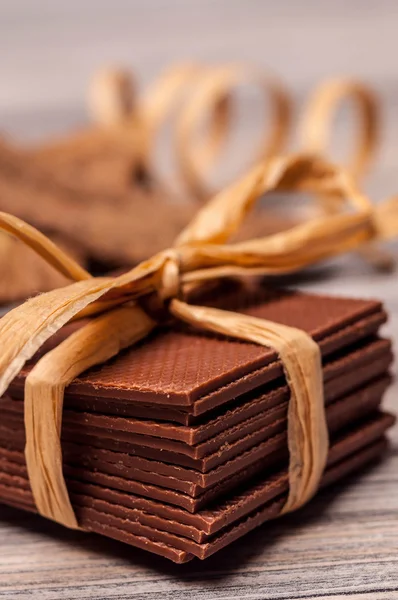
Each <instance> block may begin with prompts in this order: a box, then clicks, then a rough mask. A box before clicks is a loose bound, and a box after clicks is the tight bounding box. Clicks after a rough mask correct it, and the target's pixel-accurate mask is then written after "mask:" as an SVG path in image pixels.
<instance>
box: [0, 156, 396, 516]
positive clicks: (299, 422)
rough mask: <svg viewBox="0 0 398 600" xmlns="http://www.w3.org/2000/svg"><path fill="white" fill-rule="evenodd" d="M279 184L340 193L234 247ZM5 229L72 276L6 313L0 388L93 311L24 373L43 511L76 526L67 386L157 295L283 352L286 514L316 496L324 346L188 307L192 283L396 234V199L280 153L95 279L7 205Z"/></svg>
mask: <svg viewBox="0 0 398 600" xmlns="http://www.w3.org/2000/svg"><path fill="white" fill-rule="evenodd" d="M278 191H284V192H286V191H306V192H309V193H312V194H315V195H317V194H320V193H322V194H329V195H330V196H331V197H332V196H333V197H336V198H338V199H339V202H338V206H339V211H338V213H336V214H333V215H325V216H321V217H319V218H317V219H312V220H310V221H308V222H306V223H303V224H301V225H297V226H295V227H293V228H292V229H290V230H288V231H285V232H282V233H279V234H276V235H273V236H270V237H268V238H258V239H252V240H249V241H245V242H240V243H235V244H228V243H227V242H228V239H229V237H230V236H231V235H232V234H234V233H235V231H236V230H237V229H238V228H239V226H240V225H241V223H242V221H243V219H244V218H245V216H246V214H247V213H248V212H249V211H250V209H251V207H252V206H253V205H254V203H255V201H256V200H257V199H258V198H260V197H261V196H263V195H264V194H266V193H269V192H278ZM0 228H1V229H3V230H5V231H6V232H8V233H11V234H13V235H15V236H16V237H18V238H19V239H20V240H22V241H23V242H24V243H26V244H27V245H29V246H31V247H32V248H33V249H34V250H35V251H36V252H38V253H39V254H41V255H42V257H43V258H44V259H45V260H46V261H47V262H49V263H50V264H52V265H53V266H54V267H55V268H56V269H58V270H59V271H60V272H62V273H63V274H65V275H67V276H68V277H69V278H70V279H71V280H74V283H72V284H70V285H68V286H66V287H63V288H60V289H56V290H53V291H51V292H48V293H46V294H42V295H40V296H37V297H34V298H32V299H30V300H28V301H27V302H25V303H24V304H22V305H21V306H19V307H17V308H15V309H14V310H12V311H10V312H9V313H8V314H6V316H5V317H3V318H2V319H1V321H0V347H1V354H0V393H4V391H5V390H6V389H7V386H8V385H9V383H10V382H11V381H12V379H13V378H14V377H15V376H16V374H17V373H18V372H19V371H20V369H21V368H22V366H23V365H24V363H25V362H26V361H27V360H29V359H30V358H31V357H32V356H33V355H34V354H35V352H36V351H37V350H38V349H39V348H40V347H41V346H42V344H43V343H44V342H45V341H46V340H47V339H48V338H49V337H50V336H51V335H52V334H54V333H55V332H56V331H57V330H59V329H60V328H61V327H62V326H63V325H64V324H65V323H67V322H68V321H70V320H72V319H76V318H81V317H83V316H87V315H91V317H92V319H91V320H90V321H89V323H88V324H87V325H84V326H82V327H81V328H80V329H79V330H78V331H76V332H75V333H73V334H72V335H71V336H70V337H69V338H67V339H66V340H65V341H63V342H62V343H61V344H60V345H59V346H57V347H56V348H55V349H54V350H52V351H50V352H49V353H47V354H46V355H45V356H44V357H43V358H41V359H40V360H39V361H38V363H37V364H36V366H35V367H34V368H33V369H32V371H31V372H30V374H29V376H28V378H27V380H26V384H25V429H26V461H27V467H28V473H29V479H30V484H31V487H32V492H33V495H34V498H35V502H36V505H37V508H38V510H39V512H40V513H41V514H43V515H44V516H46V517H48V518H51V519H54V520H56V521H58V522H60V523H63V524H64V525H66V526H69V527H78V523H77V521H76V517H75V515H74V511H73V508H72V506H71V504H70V501H69V496H68V491H67V488H66V484H65V481H64V477H63V472H62V451H61V443H60V432H61V423H62V407H63V396H64V390H65V388H66V386H67V385H68V384H69V383H70V382H71V381H72V380H73V379H74V378H75V377H76V376H77V375H78V374H80V373H81V372H82V371H84V370H86V369H87V368H89V367H90V366H93V365H95V364H99V363H102V362H104V361H106V360H107V359H109V358H110V357H112V356H115V355H116V354H118V352H119V351H120V350H121V349H123V348H126V347H128V346H130V345H132V344H134V343H135V342H136V341H138V340H140V339H143V338H145V336H146V335H148V333H149V332H150V331H152V330H153V329H154V328H155V327H156V325H157V322H156V321H155V320H154V318H153V317H152V316H150V315H149V314H147V312H146V311H145V308H143V307H145V305H148V303H150V301H151V300H154V299H156V300H157V301H158V302H160V304H161V306H162V308H163V311H161V312H163V314H166V315H169V316H171V317H173V318H175V319H181V320H183V321H186V322H187V323H189V324H191V325H194V326H197V327H201V328H203V329H205V330H209V331H215V332H220V333H223V334H225V335H228V336H232V337H236V338H239V339H242V340H246V341H251V342H254V343H257V344H261V345H266V346H270V347H272V348H274V349H275V350H276V351H277V352H278V353H279V355H280V357H281V360H282V362H283V365H284V370H285V374H286V378H287V381H288V383H289V386H290V390H291V398H290V402H289V412H288V445H289V454H290V459H289V484H290V490H289V495H288V498H287V501H286V504H285V506H284V509H283V512H287V511H291V510H295V509H296V508H298V507H300V506H301V505H302V504H304V503H305V502H306V501H308V500H309V499H310V498H311V497H312V496H313V494H314V493H315V492H316V490H317V488H318V484H319V480H320V477H321V475H322V472H323V470H324V467H325V462H326V456H327V450H328V435H327V427H326V422H325V414H324V400H323V382H322V370H321V360H320V352H319V348H318V346H317V344H316V343H315V342H314V341H313V340H312V339H311V338H310V337H309V336H308V335H307V334H306V333H304V332H302V331H300V330H297V329H294V328H290V327H286V326H282V325H280V324H278V323H273V322H269V321H265V320H262V319H256V318H253V317H249V316H246V315H242V314H238V313H231V312H228V311H223V310H219V309H214V308H210V307H201V306H193V305H191V304H188V303H187V302H185V301H184V299H183V298H184V290H185V289H186V288H187V287H188V286H192V285H194V286H195V285H200V283H201V282H203V281H206V280H215V279H216V280H218V279H219V278H222V277H226V276H236V275H247V274H260V273H261V274H278V273H288V272H294V271H298V270H300V269H302V268H304V267H306V266H308V265H311V264H314V263H316V262H318V261H321V260H324V259H327V258H330V257H332V256H335V255H338V254H341V253H344V252H348V251H350V250H353V249H356V248H358V247H360V246H361V245H362V244H366V243H368V242H369V241H372V240H383V239H387V238H390V237H393V236H395V235H397V234H398V198H393V199H391V200H388V201H386V202H384V203H382V204H380V205H378V206H373V205H372V204H371V202H370V201H369V200H368V199H367V198H366V197H365V196H364V195H362V194H361V193H360V192H359V191H358V189H357V188H356V185H355V184H354V182H353V180H352V179H351V177H350V176H349V175H348V174H347V173H346V172H344V171H343V170H342V169H340V168H338V167H335V166H333V165H331V164H329V163H328V162H327V161H325V160H323V159H320V158H317V157H313V156H309V155H308V156H307V155H300V156H292V157H281V158H277V159H274V160H271V161H268V162H267V163H266V164H264V165H263V164H261V165H258V166H256V167H255V168H253V169H252V170H251V171H250V172H249V173H248V174H247V175H246V176H245V177H243V178H242V179H240V180H239V181H238V182H237V183H235V184H234V185H231V186H229V187H228V188H227V189H225V190H224V191H222V192H221V193H219V194H218V195H217V196H216V197H215V198H214V199H213V200H211V201H210V202H209V203H208V204H207V205H205V206H204V207H203V208H202V210H200V211H199V212H198V214H197V216H196V218H195V219H194V220H193V222H192V223H191V224H190V225H188V227H187V228H186V229H185V230H184V231H183V232H182V233H181V235H180V236H179V238H178V239H177V240H176V242H175V245H174V246H173V248H170V249H167V250H165V251H163V252H160V253H159V254H157V255H155V256H154V257H152V258H150V259H149V260H147V261H144V262H143V263H141V264H140V265H138V266H137V267H135V268H134V269H132V270H131V271H129V272H127V273H125V274H123V275H120V276H118V277H102V278H92V277H91V276H90V275H89V273H87V272H86V271H85V270H84V269H82V268H81V267H80V266H79V265H78V264H77V263H75V262H74V261H73V260H72V259H71V258H69V257H68V256H67V255H65V254H64V253H62V252H61V251H60V250H59V249H58V248H57V247H56V246H55V245H54V244H53V243H52V242H50V241H49V240H48V239H47V238H46V237H45V236H43V235H42V234H40V233H39V232H37V231H36V230H35V229H33V228H32V227H30V226H29V225H27V224H26V223H24V222H22V221H20V220H18V219H16V218H14V217H12V216H10V215H7V214H4V213H0ZM98 315H99V316H98ZM94 317H95V318H94Z"/></svg>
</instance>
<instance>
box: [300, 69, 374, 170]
mask: <svg viewBox="0 0 398 600" xmlns="http://www.w3.org/2000/svg"><path fill="white" fill-rule="evenodd" d="M346 98H347V99H350V100H352V101H353V103H354V106H355V108H356V112H357V116H358V124H357V127H358V134H357V139H356V143H355V146H354V152H353V155H352V157H351V159H350V160H349V161H347V163H346V164H347V167H346V168H347V170H348V171H349V172H350V173H351V174H352V175H353V177H355V178H356V179H360V178H362V177H363V176H364V175H365V173H366V171H367V170H368V169H369V165H370V163H371V161H372V160H373V159H374V155H375V152H376V149H377V146H378V142H379V137H380V120H379V114H378V102H377V98H376V95H375V92H374V91H373V90H372V88H371V87H369V86H367V85H366V84H364V83H362V82H360V81H355V80H352V79H331V80H328V81H325V82H324V83H322V84H321V85H320V86H319V87H318V88H316V89H315V91H314V92H313V94H312V96H311V98H310V100H309V102H308V104H307V107H306V110H305V113H304V118H303V121H302V126H301V138H302V144H301V145H302V147H303V149H304V151H305V152H313V153H315V154H321V155H322V156H326V155H329V152H328V151H327V144H328V141H329V139H328V138H329V137H330V132H331V129H332V127H331V122H332V118H333V116H334V113H335V111H336V108H337V107H338V105H339V104H340V103H341V102H342V101H344V100H345V99H346Z"/></svg>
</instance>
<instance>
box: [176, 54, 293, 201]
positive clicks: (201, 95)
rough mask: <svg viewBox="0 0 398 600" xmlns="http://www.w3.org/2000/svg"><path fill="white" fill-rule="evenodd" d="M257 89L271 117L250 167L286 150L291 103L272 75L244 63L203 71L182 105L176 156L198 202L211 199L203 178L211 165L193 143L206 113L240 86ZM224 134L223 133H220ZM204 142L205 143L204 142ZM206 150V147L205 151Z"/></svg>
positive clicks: (177, 128) (182, 173) (212, 161)
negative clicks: (191, 92)
mask: <svg viewBox="0 0 398 600" xmlns="http://www.w3.org/2000/svg"><path fill="white" fill-rule="evenodd" d="M242 85H243V86H245V87H246V86H249V87H250V86H253V85H254V87H257V88H259V90H260V91H261V94H262V96H263V97H264V104H265V105H266V106H267V105H269V111H270V117H269V119H268V121H267V122H266V123H265V126H264V131H261V132H260V133H261V135H260V140H259V144H258V147H257V148H256V149H255V150H254V152H253V158H250V160H249V161H247V159H245V163H246V168H247V164H249V166H250V165H252V164H256V163H258V162H261V161H263V160H269V159H271V158H273V157H275V156H277V155H281V154H283V152H284V151H285V150H286V146H287V141H288V136H289V134H290V128H291V120H292V102H291V98H290V95H289V94H288V92H287V90H286V89H285V88H284V86H283V85H282V84H281V83H280V81H278V79H277V78H276V77H274V76H271V75H269V74H267V73H266V72H264V71H263V70H261V69H255V68H253V67H249V66H248V65H243V64H231V65H224V66H221V67H214V68H212V69H208V70H207V71H205V72H204V74H203V76H202V77H201V78H198V79H197V80H196V82H195V89H194V94H193V95H192V97H191V99H190V101H189V102H187V103H185V104H184V105H183V106H182V108H181V111H180V114H179V116H178V119H177V122H176V127H175V147H176V156H177V162H178V166H179V171H180V173H181V179H182V181H185V182H186V183H187V185H188V187H189V190H190V192H191V193H192V195H193V196H194V197H196V198H198V200H204V199H208V198H209V197H210V196H211V191H210V189H209V184H207V183H206V176H207V172H208V170H209V166H212V165H213V164H214V159H215V158H216V156H214V155H213V156H212V157H211V160H203V158H204V157H205V158H207V157H206V154H205V153H204V152H198V150H200V148H201V146H200V145H199V146H198V144H197V143H196V140H197V138H198V128H199V126H200V125H202V126H203V119H204V116H205V115H206V114H209V115H210V116H211V115H212V114H213V113H214V111H215V110H216V107H217V106H220V105H222V104H223V102H225V100H229V102H232V99H233V95H234V90H235V89H236V88H239V87H241V86H242ZM223 133H224V132H223ZM206 141H207V140H206ZM204 150H205V148H204Z"/></svg>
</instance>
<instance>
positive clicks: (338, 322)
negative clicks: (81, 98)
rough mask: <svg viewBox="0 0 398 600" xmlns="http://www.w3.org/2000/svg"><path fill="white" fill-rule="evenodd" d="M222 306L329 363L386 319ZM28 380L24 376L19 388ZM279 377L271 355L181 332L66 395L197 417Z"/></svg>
mask: <svg viewBox="0 0 398 600" xmlns="http://www.w3.org/2000/svg"><path fill="white" fill-rule="evenodd" d="M266 298H268V301H265V299H266ZM212 303H215V302H214V298H213V302H212ZM220 303H221V305H223V306H225V307H226V308H229V309H231V310H235V309H239V310H241V311H242V312H244V313H246V314H250V315H254V316H257V317H262V318H266V319H270V320H274V321H277V322H282V323H285V324H286V325H291V326H295V327H299V328H301V329H304V330H305V331H307V332H309V333H310V334H311V335H312V336H313V337H314V339H316V340H317V341H318V342H319V343H320V347H321V350H322V352H323V355H324V356H325V355H328V354H331V353H332V352H336V351H337V350H339V349H341V348H342V347H344V346H345V345H347V344H349V343H353V342H356V341H358V339H361V336H362V337H365V336H366V335H368V330H367V325H369V321H367V320H366V319H367V318H368V319H370V320H371V321H372V320H373V318H375V320H376V322H377V325H375V323H374V322H372V329H373V331H374V327H375V326H376V328H377V327H378V326H380V324H381V323H382V322H383V321H384V319H385V314H384V313H382V312H381V308H380V304H379V303H378V302H375V301H369V300H366V301H365V300H349V299H348V300H347V299H340V298H328V297H324V296H315V295H307V294H300V293H282V292H281V293H278V294H275V293H274V294H264V293H263V292H262V293H261V292H259V288H257V289H256V290H254V292H253V293H249V291H248V292H247V293H244V292H242V291H241V292H240V293H238V294H234V295H230V296H229V297H226V298H224V299H223V300H222V301H220ZM247 305H250V308H248V307H247ZM364 321H365V322H364ZM345 328H346V329H345ZM24 374H26V370H25V371H24V372H23V374H22V376H21V378H20V385H21V383H22V382H21V380H22V379H23V375H24ZM282 375H283V371H282V365H281V362H280V360H278V358H277V355H276V353H275V352H274V351H273V350H270V349H268V348H265V347H261V346H257V345H255V344H249V343H243V342H239V341H235V340H231V339H227V338H223V337H221V336H215V335H207V334H205V333H202V332H196V331H195V332H193V331H192V330H189V329H187V328H180V329H178V330H173V331H167V330H166V331H163V332H160V333H158V334H155V335H153V336H151V337H150V338H148V339H146V340H145V342H143V343H141V344H138V345H136V346H134V347H133V348H131V349H129V350H127V351H126V352H124V353H122V354H120V355H119V356H118V357H117V358H116V359H114V360H112V361H109V362H108V363H106V364H104V365H102V366H100V367H96V368H93V369H90V370H89V371H87V372H86V374H84V375H82V376H81V377H79V378H77V379H75V381H74V382H73V383H72V384H71V385H70V386H69V388H68V391H67V393H68V394H78V395H94V396H96V397H98V396H99V397H103V398H106V397H112V398H119V399H120V398H123V399H124V400H126V402H127V401H130V402H144V403H148V402H150V403H157V404H163V405H166V406H169V405H173V404H174V405H177V406H186V407H187V408H188V407H189V409H190V412H191V413H192V414H194V415H198V414H202V413H203V412H206V411H207V410H209V409H211V408H214V407H215V406H217V405H219V404H222V403H225V402H227V401H229V400H232V399H233V398H236V397H237V396H238V395H239V394H242V393H246V392H248V391H250V390H251V389H254V388H255V387H258V386H259V385H263V384H265V383H267V382H269V381H271V380H273V379H276V378H278V377H281V376H282ZM13 389H14V388H13V387H11V388H10V390H11V393H13ZM192 405H193V406H192Z"/></svg>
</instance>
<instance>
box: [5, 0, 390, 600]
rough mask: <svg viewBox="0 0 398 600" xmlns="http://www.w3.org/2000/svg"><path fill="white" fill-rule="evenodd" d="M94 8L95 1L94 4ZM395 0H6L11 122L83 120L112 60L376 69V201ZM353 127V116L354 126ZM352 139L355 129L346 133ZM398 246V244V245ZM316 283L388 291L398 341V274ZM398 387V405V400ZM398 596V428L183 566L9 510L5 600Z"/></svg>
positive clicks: (304, 283) (349, 275)
mask: <svg viewBox="0 0 398 600" xmlns="http://www.w3.org/2000/svg"><path fill="white" fill-rule="evenodd" d="M82 5H84V6H82ZM397 18H398V4H397V3H396V2H394V1H393V0H381V1H379V2H377V3H375V2H372V1H371V0H366V1H359V0H354V1H347V0H344V1H343V0H336V1H335V2H333V3H322V2H316V1H315V0H305V1H303V2H300V3H296V2H294V1H293V0H292V1H291V2H286V1H285V2H279V3H275V2H271V0H266V1H263V2H261V1H260V0H258V1H256V0H249V1H247V0H246V1H244V0H241V1H232V0H192V1H191V2H182V1H179V0H157V1H156V2H155V1H152V2H151V1H148V2H146V1H145V0H134V1H131V2H127V1H122V0H114V1H113V2H108V1H106V0H95V1H94V0H89V1H87V2H85V3H81V2H77V0H69V1H68V2H65V3H62V4H61V3H48V2H45V1H44V0H40V1H37V2H35V3H30V2H29V1H28V0H3V1H2V2H1V4H0V51H1V54H2V56H3V57H5V56H6V57H7V60H3V61H1V62H0V78H1V80H2V82H3V84H4V83H5V82H6V84H7V85H3V86H2V87H1V90H0V126H1V128H2V129H3V130H6V131H8V132H9V133H10V134H15V135H19V136H20V137H21V138H28V137H30V138H33V137H38V136H43V135H45V134H47V132H49V131H53V132H57V131H61V130H62V129H67V128H68V127H69V126H71V125H73V124H74V125H75V124H77V123H78V122H81V121H82V120H84V108H83V104H82V89H83V88H84V85H85V83H86V81H87V77H88V76H89V74H90V73H91V71H92V69H93V68H95V66H97V65H99V64H101V63H102V62H103V61H105V62H112V61H116V60H117V61H124V62H127V64H132V65H135V67H136V70H137V71H138V73H139V74H140V75H142V77H143V78H144V79H145V78H147V77H149V76H151V75H153V74H154V72H155V71H157V70H158V68H159V67H160V66H161V65H162V64H164V63H166V62H168V61H171V60H175V59H177V58H181V56H182V55H184V56H189V57H197V58H200V59H212V60H214V59H231V58H241V59H247V60H256V61H257V62H260V64H270V65H272V66H273V67H274V68H275V70H276V71H277V72H280V73H281V75H282V76H284V77H285V79H286V80H287V81H289V82H290V84H291V86H292V89H293V90H294V91H295V92H296V94H297V96H298V98H299V99H300V98H301V99H302V98H303V97H304V96H305V94H306V92H307V91H308V89H309V86H310V85H312V84H313V83H314V81H316V80H317V79H318V78H319V77H321V76H324V75H325V74H329V73H332V74H335V73H340V72H343V73H350V72H351V73H355V74H357V75H359V76H361V77H365V78H367V79H369V80H370V81H373V82H374V83H375V84H376V85H377V86H378V89H379V90H380V94H381V97H382V98H383V99H384V101H385V105H386V107H387V110H386V121H385V123H386V126H385V137H384V146H383V150H382V154H381V157H380V160H379V164H378V166H377V169H376V170H375V171H374V173H373V175H372V177H371V178H370V180H369V182H368V184H367V185H368V190H370V191H371V193H372V195H374V196H375V197H376V198H381V197H384V196H385V195H387V194H389V193H392V192H394V191H398V174H397V169H396V161H397V156H398V153H397V149H398V125H397V123H398V120H397V119H396V118H395V114H394V113H395V111H396V107H397V104H398V87H397V85H396V52H395V49H396V22H397ZM343 129H344V128H343ZM338 131H339V132H340V133H338V134H337V139H336V143H337V145H338V143H339V141H340V140H341V137H340V134H341V136H343V135H345V132H344V130H342V129H341V128H340V129H339V130H338ZM396 250H397V252H398V248H396ZM299 286H300V287H302V288H305V289H311V290H319V291H322V292H324V291H327V292H333V293H337V294H345V295H353V296H357V297H360V296H375V297H379V298H382V299H383V300H384V301H385V303H386V306H387V308H388V310H389V312H390V315H391V320H390V324H389V326H388V329H387V330H386V331H387V332H388V333H389V334H390V335H392V337H393V338H394V340H395V341H396V342H397V341H398V281H397V275H396V274H395V275H392V276H388V275H380V274H377V275H376V274H374V273H372V272H371V271H370V269H369V268H368V267H367V266H365V265H363V263H362V262H361V260H360V259H359V258H350V259H344V260H341V261H338V262H337V263H336V264H334V265H331V266H330V267H328V269H327V270H322V271H319V272H318V271H315V272H314V273H313V274H312V275H311V276H307V278H303V279H302V280H301V281H300V283H299ZM397 394H398V386H397V384H395V385H394V387H393V388H392V389H391V390H390V393H389V394H388V398H387V404H388V405H389V407H390V408H392V409H393V410H396V406H397V403H396V397H397ZM187 597H189V598H190V600H211V599H215V598H217V599H218V600H229V599H232V598H234V599H237V598H242V599H244V598H245V599H250V600H256V599H258V600H264V599H279V600H282V599H283V600H292V599H299V598H305V599H315V598H316V599H318V600H321V599H322V600H326V599H330V600H332V599H333V600H339V599H341V600H343V599H345V598H347V597H353V598H355V599H356V600H362V599H366V600H370V599H372V600H374V599H376V600H377V599H380V600H384V599H394V600H395V599H396V598H397V597H398V429H397V428H395V429H394V431H393V433H392V447H391V451H390V453H389V455H388V457H386V459H385V460H384V461H383V462H382V463H380V464H378V465H375V466H373V467H372V468H370V469H368V470H367V471H366V472H364V473H362V474H361V475H358V476H357V477H355V478H351V479H350V480H349V481H348V482H345V483H344V485H341V486H338V487H335V488H334V489H333V490H331V491H325V492H323V493H322V494H321V495H319V496H318V497H317V498H316V499H315V500H314V501H313V502H311V503H310V505H308V506H307V507H305V508H304V509H303V510H301V511H300V512H299V513H297V514H294V515H290V516H288V517H285V518H283V519H281V520H279V521H277V522H274V523H271V524H267V525H265V526H263V527H261V528H259V529H258V530H257V531H254V532H253V533H251V534H249V535H247V536H246V537H245V538H243V539H242V540H241V541H239V542H238V543H235V544H234V545H233V546H232V547H230V548H227V549H225V550H224V551H222V552H220V553H219V554H217V555H215V556H214V557H211V558H210V559H208V560H207V561H205V562H204V563H200V562H199V561H197V562H194V563H190V564H187V565H183V566H174V565H172V564H170V563H169V562H166V561H164V560H161V559H159V558H157V557H153V556H151V555H148V554H146V553H145V552H142V551H139V550H135V549H133V548H130V547H126V546H123V545H122V544H119V543H116V542H113V541H110V540H106V539H101V538H100V537H97V536H94V535H89V534H81V533H75V532H70V531H67V530H65V529H63V528H61V527H59V526H57V525H53V524H51V523H49V522H46V521H44V520H43V519H41V518H39V517H35V516H30V515H28V514H24V513H22V512H19V511H17V510H13V509H9V508H6V507H1V509H0V598H5V599H7V600H8V599H12V598H13V599H14V598H15V599H18V600H28V599H29V600H30V599H31V598H40V599H43V600H56V599H65V600H66V599H67V600H83V599H87V600H88V599H90V600H94V599H98V600H100V599H101V600H103V599H108V598H109V599H115V600H116V599H117V600H127V599H131V598H144V599H145V600H155V599H156V600H158V599H159V598H162V600H171V599H173V600H179V599H182V598H184V600H185V598H187Z"/></svg>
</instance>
